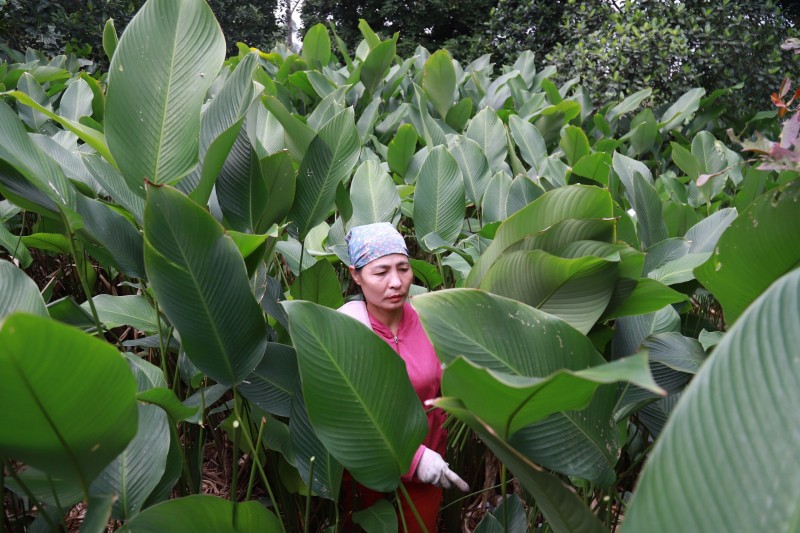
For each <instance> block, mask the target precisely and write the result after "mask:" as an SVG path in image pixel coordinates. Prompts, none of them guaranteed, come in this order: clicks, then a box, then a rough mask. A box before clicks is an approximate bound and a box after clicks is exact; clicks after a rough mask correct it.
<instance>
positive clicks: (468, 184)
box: [448, 135, 491, 205]
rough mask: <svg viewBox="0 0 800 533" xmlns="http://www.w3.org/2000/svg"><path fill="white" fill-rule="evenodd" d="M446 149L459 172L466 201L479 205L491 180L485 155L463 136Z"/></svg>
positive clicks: (478, 147)
mask: <svg viewBox="0 0 800 533" xmlns="http://www.w3.org/2000/svg"><path fill="white" fill-rule="evenodd" d="M448 149H449V150H450V155H452V156H453V158H455V160H456V163H458V168H459V169H460V170H461V176H462V178H463V179H464V192H465V193H466V198H467V201H468V202H470V203H473V204H475V205H481V201H482V200H483V195H484V193H485V192H486V188H487V187H488V186H489V180H490V178H491V176H490V174H489V162H488V161H487V160H486V155H485V154H484V153H483V150H481V147H480V145H478V143H476V142H475V141H473V140H472V139H470V138H469V137H465V136H463V135H459V136H458V137H457V138H456V139H455V140H454V141H453V142H452V143H450V145H449V146H448Z"/></svg>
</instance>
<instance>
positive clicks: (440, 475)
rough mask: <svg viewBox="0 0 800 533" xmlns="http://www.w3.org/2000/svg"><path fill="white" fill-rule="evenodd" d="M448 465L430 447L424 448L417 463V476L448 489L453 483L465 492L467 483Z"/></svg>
mask: <svg viewBox="0 0 800 533" xmlns="http://www.w3.org/2000/svg"><path fill="white" fill-rule="evenodd" d="M448 466H449V465H448V464H447V463H445V462H444V459H442V456H441V455H439V454H438V453H436V452H435V451H433V450H431V449H430V448H425V450H423V452H422V457H421V458H420V460H419V463H418V464H417V472H416V473H417V478H419V480H420V481H422V482H423V483H430V484H432V485H435V486H437V487H441V488H443V489H449V488H450V487H451V486H453V485H455V486H456V487H458V488H459V490H461V491H462V492H467V491H468V490H469V485H467V483H466V481H464V480H463V479H461V478H460V477H458V474H456V473H455V472H453V471H452V470H450V468H448Z"/></svg>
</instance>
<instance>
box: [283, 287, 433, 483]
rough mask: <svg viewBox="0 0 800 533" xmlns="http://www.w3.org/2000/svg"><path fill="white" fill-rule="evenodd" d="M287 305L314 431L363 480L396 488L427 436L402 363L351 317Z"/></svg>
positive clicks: (313, 306) (304, 305)
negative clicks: (376, 377)
mask: <svg viewBox="0 0 800 533" xmlns="http://www.w3.org/2000/svg"><path fill="white" fill-rule="evenodd" d="M284 305H285V307H286V309H287V311H288V313H289V330H290V332H291V334H292V340H293V341H294V344H295V349H296V350H297V358H298V366H299V369H300V376H301V378H302V383H303V395H304V396H305V404H306V407H307V409H308V414H309V417H310V419H311V423H312V425H313V426H314V430H315V432H316V434H317V435H318V436H319V439H320V440H321V441H322V442H323V443H324V444H325V446H326V447H327V448H328V450H330V452H331V454H332V455H333V456H334V457H335V458H336V459H337V460H338V461H339V462H340V463H341V464H342V465H343V466H344V467H345V468H347V470H348V471H349V472H350V473H351V474H352V475H353V477H354V478H355V479H356V480H358V481H359V482H360V483H362V484H363V485H365V486H367V487H369V488H372V489H373V490H378V491H391V490H394V489H395V488H396V487H397V486H398V484H399V482H400V475H402V474H404V473H405V472H406V471H407V470H408V468H409V466H410V464H411V460H412V458H413V456H414V453H415V452H416V451H417V447H418V445H419V443H420V442H422V439H423V437H424V436H425V433H426V431H427V423H426V419H425V414H424V412H423V410H422V405H421V404H420V401H419V398H418V397H417V395H416V393H415V392H414V389H413V388H412V386H411V382H410V381H409V379H408V374H407V372H406V367H405V363H404V362H403V360H402V359H401V358H400V357H399V356H398V355H397V354H396V353H395V352H394V350H392V349H391V348H390V347H389V345H388V344H386V342H384V341H383V340H382V339H381V338H379V337H378V336H376V335H375V334H374V333H373V332H371V331H370V330H369V329H368V328H366V327H364V326H363V325H362V324H360V323H358V322H356V321H355V320H354V319H352V318H350V317H348V316H345V315H343V314H341V313H338V312H336V311H334V310H332V309H326V308H324V307H322V306H319V305H316V304H313V303H311V302H302V301H297V300H295V301H293V302H288V303H286V304H284ZM377 375H380V376H382V377H381V379H375V378H374V377H375V376H377Z"/></svg>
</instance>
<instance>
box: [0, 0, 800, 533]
mask: <svg viewBox="0 0 800 533" xmlns="http://www.w3.org/2000/svg"><path fill="white" fill-rule="evenodd" d="M360 31H361V35H362V37H363V39H362V40H361V42H360V43H359V44H358V46H357V48H356V49H355V51H354V53H352V52H353V51H352V50H348V48H347V47H346V46H345V45H344V43H343V42H342V41H341V40H339V39H338V38H337V36H336V34H335V33H334V32H331V33H329V32H328V31H327V30H326V28H325V27H324V26H322V25H317V26H314V27H312V28H310V29H309V30H308V32H307V33H306V36H305V39H304V42H303V51H302V54H300V55H297V54H294V53H292V52H291V51H289V50H287V49H286V48H284V47H277V48H275V49H273V50H271V51H269V52H262V51H259V50H257V49H250V48H248V47H247V46H245V45H239V53H238V55H236V56H233V57H230V58H229V59H227V60H226V59H225V49H226V45H225V40H224V38H223V35H222V32H221V30H220V26H219V24H218V22H217V20H216V19H215V17H214V15H213V13H212V11H211V9H210V8H209V6H208V4H207V3H206V2H205V1H204V0H148V1H147V3H145V4H144V6H143V7H142V9H141V10H140V11H139V12H138V13H137V15H136V16H135V17H134V19H133V20H132V21H131V23H130V24H129V25H128V27H127V28H126V29H125V32H124V33H123V35H122V37H121V38H120V39H119V40H118V39H117V35H116V33H115V32H114V31H113V27H111V26H108V27H107V31H106V33H105V34H104V41H103V47H104V50H105V51H106V52H107V54H108V55H109V57H110V68H109V71H108V72H107V73H105V74H103V75H102V76H99V77H93V76H90V75H88V74H87V73H85V72H81V71H80V70H79V69H78V68H77V66H76V65H75V64H74V63H72V62H69V61H67V59H66V58H65V57H63V56H61V57H55V58H53V59H50V60H47V59H44V58H43V57H42V56H40V55H37V54H36V53H34V52H33V51H31V52H29V54H28V55H27V56H26V58H25V61H24V62H18V63H13V64H8V63H6V64H3V65H2V66H0V75H1V76H2V84H3V85H4V86H5V88H6V89H7V90H6V91H5V92H4V93H3V99H2V101H0V194H2V200H0V222H2V224H0V247H2V249H4V254H3V259H2V260H0V406H2V407H1V408H0V458H2V463H3V470H4V476H3V477H2V480H3V482H2V483H3V484H2V488H3V491H4V502H5V504H6V512H5V516H4V520H5V521H6V523H7V524H8V525H9V526H10V527H11V528H12V529H15V528H16V529H18V530H22V529H25V528H28V527H30V529H36V528H43V529H47V528H50V529H54V530H58V529H59V528H64V527H65V516H66V515H67V512H68V511H69V510H70V509H71V508H73V507H74V506H75V505H76V504H79V505H80V506H81V507H82V508H85V512H86V514H85V517H84V518H83V521H82V526H81V530H85V531H103V530H105V528H106V527H107V525H108V523H109V521H112V522H113V524H114V526H115V527H118V528H120V529H121V530H123V531H140V530H153V531H201V530H202V531H205V530H213V531H256V530H259V531H299V530H305V531H322V530H324V531H336V530H338V529H339V528H340V527H341V526H342V524H344V523H345V522H346V521H352V522H354V523H355V524H358V525H359V526H360V527H362V528H363V529H365V530H366V531H392V530H396V528H397V523H396V516H395V512H394V510H393V508H392V505H391V504H390V503H389V502H388V501H381V502H379V503H378V504H376V505H375V506H374V507H373V508H370V509H367V510H365V511H362V512H358V513H355V514H353V515H352V516H343V515H341V514H340V510H339V507H338V506H337V502H338V501H339V498H340V485H341V479H342V475H343V472H344V470H345V469H346V470H347V471H348V472H349V473H350V474H351V475H352V476H353V478H355V479H356V480H357V481H359V482H360V483H362V484H363V485H365V486H367V487H369V488H372V489H374V490H378V491H383V492H388V493H391V492H394V493H395V495H396V498H397V499H398V502H399V503H400V504H401V505H405V503H406V502H405V501H404V499H403V495H402V493H400V492H397V491H398V488H399V487H400V475H401V474H403V473H404V472H406V471H407V470H408V468H409V464H410V462H411V460H412V457H413V454H414V451H415V450H416V449H417V447H418V445H419V443H420V442H421V441H422V439H423V437H424V435H425V431H426V422H425V415H424V411H423V407H422V406H421V405H420V404H419V401H418V399H417V398H416V395H415V394H414V392H413V389H412V387H411V385H410V382H409V380H408V377H407V374H406V371H405V368H404V367H403V365H402V362H401V360H400V359H399V358H398V357H397V356H396V354H395V353H394V352H393V351H392V350H391V349H390V348H389V347H388V346H387V345H386V344H385V343H384V342H383V341H382V340H380V339H379V338H377V337H376V336H375V335H373V334H371V333H370V332H369V331H368V330H367V329H366V328H364V327H363V326H362V325H361V324H359V323H357V322H356V321H354V320H353V319H351V318H349V317H347V316H344V315H342V314H339V313H337V312H336V311H335V309H336V308H337V307H339V306H340V305H341V304H342V303H343V300H344V298H343V292H345V290H344V289H345V287H346V285H347V283H348V277H347V269H346V265H347V261H348V258H347V251H346V250H347V249H346V245H345V242H344V235H345V234H346V232H347V231H348V229H349V228H351V227H353V226H356V225H360V224H367V223H372V222H390V223H392V224H394V225H396V226H397V227H399V228H400V230H401V231H402V232H403V233H404V234H405V235H406V237H407V239H408V242H409V244H410V246H409V248H410V250H411V251H412V255H413V257H412V259H411V264H412V268H413V270H414V274H415V277H416V280H417V284H416V285H415V286H414V287H413V293H414V294H415V296H414V297H413V299H412V305H413V306H414V307H415V309H416V310H417V311H418V313H419V315H420V320H421V322H422V324H423V327H424V328H425V331H426V332H427V334H428V336H429V337H430V339H431V341H432V344H433V346H434V348H435V349H436V353H437V355H438V357H439V358H440V360H441V362H442V364H443V366H444V375H443V382H442V394H441V397H440V398H438V399H436V400H435V401H434V406H435V407H436V408H440V409H443V410H445V411H446V412H447V413H448V414H449V417H450V422H449V424H450V431H451V443H452V445H453V449H452V450H451V453H450V455H451V461H462V462H464V464H463V465H462V466H463V467H464V468H459V469H458V470H459V471H460V472H465V476H466V477H467V478H468V479H467V480H468V481H469V482H470V484H471V485H472V486H473V487H480V486H485V487H490V488H489V489H486V490H490V491H493V490H495V489H494V488H491V487H493V486H494V485H495V484H497V482H498V480H497V479H495V478H494V477H493V476H494V475H493V476H492V477H487V478H484V476H483V472H484V470H483V469H482V468H481V469H478V468H475V464H474V463H473V464H472V467H471V469H470V468H467V466H468V464H467V463H468V459H469V457H470V453H469V452H470V450H474V449H478V450H480V451H481V453H482V451H483V450H484V449H488V451H489V452H490V453H487V455H486V457H493V458H496V459H497V460H498V461H499V463H500V464H501V467H500V470H499V473H498V474H495V475H496V476H497V477H498V478H499V485H500V486H499V487H498V490H499V492H500V494H501V496H502V498H501V502H502V503H500V505H499V506H498V507H497V508H496V509H493V510H492V509H491V508H490V509H489V510H486V508H485V507H484V508H483V509H482V510H481V512H480V513H479V514H478V515H477V518H476V519H475V521H477V520H480V524H477V525H476V524H474V523H473V524H471V526H470V527H473V526H474V527H475V530H476V531H478V530H480V531H494V530H499V531H502V530H505V531H514V532H517V531H528V530H530V529H532V528H535V527H538V526H541V525H542V524H546V527H548V528H550V529H551V530H553V531H609V530H617V529H619V528H621V530H622V531H624V532H627V531H631V532H636V531H648V532H649V531H675V530H677V531H710V530H739V529H755V528H759V529H766V530H770V531H793V530H794V529H795V528H796V517H797V515H798V501H800V476H798V475H794V474H796V473H797V472H798V471H799V470H800V464H798V461H797V454H796V453H795V451H796V446H797V437H796V428H797V427H800V413H799V412H798V410H797V409H796V407H795V406H796V405H797V403H798V401H800V392H798V391H800V377H798V376H799V375H798V373H797V372H796V371H795V370H796V368H795V367H796V365H797V361H796V348H795V347H796V346H797V345H798V343H800V327H798V326H800V305H799V301H800V269H798V268H797V266H798V264H800V246H798V238H799V237H798V235H800V210H799V209H798V207H797V206H798V202H800V180H798V179H797V177H798V170H797V168H796V167H793V166H792V165H789V164H786V163H784V164H775V163H774V161H772V164H768V165H765V166H764V165H762V163H761V162H760V161H759V160H758V159H752V160H751V159H744V158H743V157H742V156H741V155H740V154H739V153H738V152H737V151H735V150H733V149H732V148H730V147H729V146H728V145H727V144H726V143H725V142H724V139H725V138H726V136H727V135H728V133H727V132H725V131H723V130H718V129H715V126H714V125H715V124H718V123H719V121H718V120H717V118H718V117H720V116H723V115H724V114H725V113H726V112H727V110H726V109H725V108H724V107H723V106H722V104H721V103H720V98H721V97H722V96H724V95H725V94H726V93H727V92H729V91H726V90H719V91H715V92H712V93H710V94H707V93H706V91H705V90H704V89H702V88H691V89H689V90H687V91H686V92H685V93H683V94H682V95H681V96H680V97H679V98H677V99H676V100H675V101H673V102H670V103H667V104H665V105H663V106H661V107H650V106H649V105H648V104H649V103H650V102H651V101H652V100H651V96H652V89H650V88H643V89H641V90H639V91H638V92H635V93H633V94H631V95H630V96H628V97H626V98H624V99H620V100H616V101H613V102H612V103H609V104H606V105H602V106H601V107H596V106H595V105H594V104H593V102H592V101H591V99H590V98H589V97H588V96H587V92H586V90H585V88H584V87H582V86H581V85H580V84H578V83H577V81H575V80H572V81H569V82H566V83H563V84H560V85H559V84H557V83H556V82H555V81H554V80H555V79H557V74H558V71H557V69H556V68H555V67H553V66H543V65H537V64H536V63H535V62H534V57H533V54H532V53H530V52H526V53H522V54H520V55H519V57H518V58H517V59H516V61H514V62H513V63H512V64H506V65H503V66H502V67H501V68H500V69H499V70H500V74H499V75H495V74H494V72H495V70H497V69H496V68H495V66H494V65H493V64H492V63H491V62H490V57H489V56H483V57H480V58H478V59H476V60H474V61H472V62H470V63H461V62H458V61H455V60H453V58H452V57H451V55H450V54H449V53H448V52H447V51H446V50H438V51H436V52H434V53H432V54H431V53H429V52H428V51H427V50H426V49H424V48H422V47H419V48H417V50H416V51H415V52H414V53H413V55H410V56H408V57H401V56H398V54H397V36H396V35H395V36H394V37H392V38H390V39H383V40H382V39H381V38H380V37H379V36H378V35H376V34H375V33H374V32H373V31H372V29H371V28H370V27H369V26H368V25H367V24H366V23H365V22H362V23H361V25H360ZM332 43H333V46H335V47H336V48H337V49H338V51H339V53H340V54H341V56H342V57H343V58H344V63H343V64H342V63H337V62H336V61H335V59H334V57H333V55H332ZM788 94H789V86H788V84H787V85H785V86H784V87H782V88H781V90H780V95H778V96H777V99H778V100H781V99H782V98H784V97H787V95H788ZM781 102H783V100H781ZM796 123H797V119H796V118H792V119H790V120H789V121H787V125H786V126H785V129H784V135H783V136H782V137H781V141H780V142H778V143H772V144H769V143H761V144H759V145H758V146H763V145H765V144H768V148H769V149H768V150H761V151H762V152H763V153H768V154H769V155H768V157H770V158H772V159H776V158H779V157H781V154H785V153H786V152H792V153H794V150H795V148H796V147H795V146H794V142H795V141H796V140H797V137H798V136H797V131H796ZM739 134H741V132H739V131H736V132H732V135H731V136H732V137H733V138H735V137H736V135H739ZM784 145H785V146H784ZM745 148H753V145H752V144H749V143H747V142H746V143H745ZM792 161H793V160H792ZM54 258H57V259H54ZM48 265H49V267H48ZM56 266H57V268H56ZM48 268H50V269H51V270H48ZM52 269H54V271H53V270H52ZM42 272H46V275H45V276H42V275H41V273H42ZM37 282H38V285H37ZM65 285H66V286H69V287H70V288H71V290H69V291H65V290H62V289H60V288H59V287H61V286H65ZM476 455H477V456H480V454H475V453H473V454H472V457H473V458H474V457H475V456H476ZM214 458H216V459H217V460H219V462H221V463H222V464H223V465H225V469H226V470H227V471H228V472H229V475H228V477H227V478H226V481H227V482H228V483H229V484H230V489H229V492H228V494H227V497H221V496H217V495H209V494H206V493H205V492H207V491H204V490H203V489H204V486H205V484H204V481H206V478H207V475H208V470H207V467H208V465H209V463H210V462H212V461H213V460H214ZM492 460H493V459H492ZM643 465H644V466H643ZM487 470H489V469H487ZM487 499H488V498H487ZM484 501H485V500H484ZM81 502H82V503H81ZM445 522H446V520H445ZM461 523H462V521H461V519H459V521H458V522H457V523H456V521H452V522H449V523H445V524H443V529H447V530H455V529H456V528H457V527H460V524H461ZM457 524H458V525H457ZM620 524H622V525H621V526H620Z"/></svg>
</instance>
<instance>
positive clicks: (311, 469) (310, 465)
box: [303, 455, 316, 533]
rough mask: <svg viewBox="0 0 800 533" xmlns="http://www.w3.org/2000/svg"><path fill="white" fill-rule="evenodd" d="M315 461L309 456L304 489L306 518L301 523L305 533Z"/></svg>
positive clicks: (309, 516)
mask: <svg viewBox="0 0 800 533" xmlns="http://www.w3.org/2000/svg"><path fill="white" fill-rule="evenodd" d="M315 460H316V457H314V456H313V455H312V456H311V459H309V460H308V484H307V485H306V487H307V488H308V496H306V516H305V521H304V523H303V531H304V532H305V533H308V526H309V520H310V518H311V492H312V491H311V487H312V485H313V483H314V461H315Z"/></svg>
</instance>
